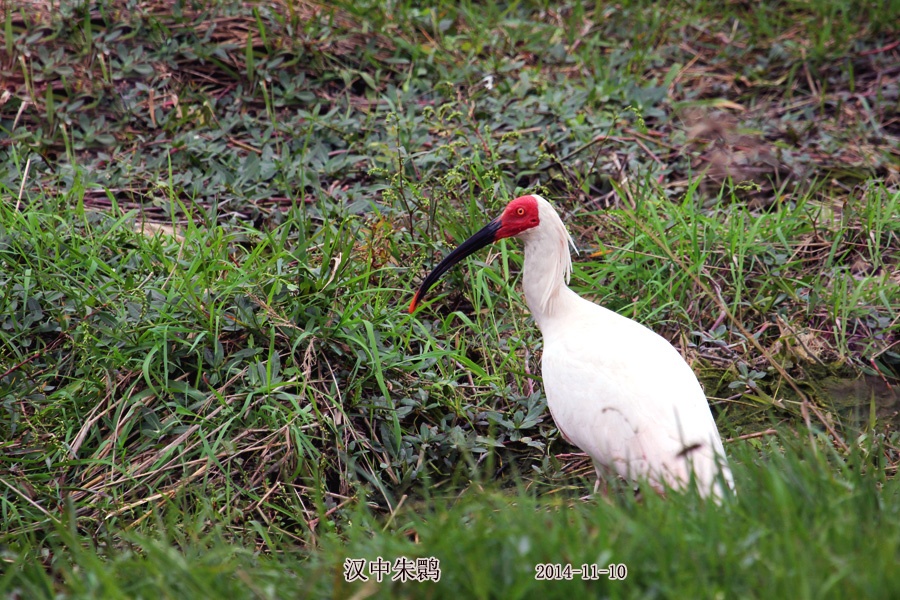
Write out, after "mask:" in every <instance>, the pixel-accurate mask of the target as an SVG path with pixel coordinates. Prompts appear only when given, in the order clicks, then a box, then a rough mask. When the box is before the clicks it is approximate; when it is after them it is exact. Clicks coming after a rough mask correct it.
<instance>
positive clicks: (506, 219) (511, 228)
mask: <svg viewBox="0 0 900 600" xmlns="http://www.w3.org/2000/svg"><path fill="white" fill-rule="evenodd" d="M540 223H541V219H540V217H539V216H538V205H537V200H535V199H534V196H522V197H520V198H516V199H515V200H513V201H512V202H510V203H509V204H507V205H506V209H504V211H503V214H502V215H500V229H498V230H497V234H496V235H495V236H494V240H495V241H496V240H499V239H502V238H506V237H512V236H514V235H519V234H520V233H522V232H523V231H525V230H527V229H531V228H532V227H537V226H538V225H540Z"/></svg>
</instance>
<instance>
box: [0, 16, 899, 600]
mask: <svg viewBox="0 0 900 600" xmlns="http://www.w3.org/2000/svg"><path fill="white" fill-rule="evenodd" d="M2 10H3V15H2V19H0V20H2V23H3V27H4V29H3V31H4V35H3V40H4V45H3V47H2V48H0V53H2V52H5V54H3V55H2V60H0V80H2V81H3V90H0V94H2V97H0V195H2V198H3V202H2V204H0V290H2V291H0V403H2V411H0V432H2V434H0V447H2V452H0V514H2V526H0V527H2V529H0V531H2V534H0V535H2V539H0V560H3V561H4V563H5V564H6V565H7V567H9V568H7V569H4V570H5V575H3V578H2V580H0V581H2V584H3V585H4V586H6V587H5V589H6V590H7V591H8V592H10V593H12V594H14V595H15V594H19V595H20V596H21V597H30V596H31V595H43V594H46V595H52V594H53V593H60V594H72V595H76V596H77V595H84V596H92V595H102V594H106V595H108V596H109V597H112V596H114V595H116V594H118V593H121V594H124V595H129V596H137V595H147V594H151V592H150V591H149V590H153V591H152V595H154V596H155V595H159V593H161V591H164V590H167V589H168V590H180V589H184V590H189V591H186V592H184V593H183V595H188V596H194V597H198V596H205V595H212V594H213V593H215V594H216V595H219V594H220V593H232V594H241V595H242V596H270V597H277V596H283V595H288V594H287V592H285V591H284V590H288V589H290V590H294V589H296V588H298V587H303V589H304V590H305V592H306V593H308V594H309V595H330V596H333V597H344V596H345V595H347V594H351V593H357V592H358V593H360V594H361V597H362V596H365V595H367V594H369V593H370V592H371V593H377V594H382V595H384V596H385V597H387V595H408V596H412V597H418V596H420V595H422V596H428V595H432V594H433V595H435V596H440V595H442V594H445V593H448V592H446V590H449V589H450V587H441V586H434V585H431V584H416V585H421V587H415V586H413V587H409V586H405V585H403V586H394V587H391V586H387V585H386V586H374V587H373V586H372V584H366V585H365V586H363V587H361V588H357V587H353V586H351V587H350V588H344V587H342V586H343V585H344V583H342V582H343V579H342V577H341V574H340V569H339V566H340V565H341V564H342V562H343V559H344V558H346V557H366V558H374V556H376V555H377V554H378V553H379V552H381V553H384V554H385V555H388V554H390V555H392V556H394V558H396V555H398V554H402V553H409V555H410V556H413V555H414V556H417V557H426V556H439V558H440V560H441V564H442V565H443V579H442V581H445V582H453V581H456V582H457V583H458V584H460V585H465V586H469V587H467V588H466V589H469V591H470V592H471V595H473V596H476V597H489V596H495V597H515V596H516V595H519V596H529V595H534V594H536V593H538V592H537V588H536V587H534V586H535V585H537V584H538V582H535V581H534V578H533V576H532V577H529V576H528V573H532V574H533V570H532V569H533V567H534V564H536V563H537V562H557V563H566V562H571V563H572V564H575V563H576V562H578V561H595V560H600V558H602V557H605V556H606V554H605V552H607V551H608V552H609V553H610V557H611V558H609V559H608V560H610V561H616V562H625V563H626V564H627V565H628V568H629V578H628V579H627V580H626V581H623V582H608V585H605V587H602V588H601V589H602V590H604V591H606V593H608V594H609V595H622V596H624V595H628V596H631V595H647V596H654V595H656V596H681V597H684V595H686V594H687V595H713V594H715V593H717V591H724V590H726V589H734V590H744V591H746V590H749V589H751V584H752V582H753V576H752V574H753V573H754V572H756V573H762V575H760V577H762V578H766V579H767V580H768V581H771V582H772V584H771V587H770V588H762V589H764V590H765V589H767V590H768V592H769V594H770V595H771V594H773V593H774V594H779V595H780V593H781V591H782V590H786V589H789V588H788V586H789V585H790V582H791V581H798V579H797V578H798V577H799V578H800V579H799V581H805V582H806V583H804V585H803V586H801V587H799V588H790V589H792V590H794V591H796V589H799V590H801V592H802V594H801V595H804V596H807V597H822V596H828V595H834V596H839V595H842V596H845V597H846V596H848V595H850V596H852V595H857V594H862V593H863V592H872V593H873V594H874V596H873V597H875V596H878V595H882V596H884V597H889V596H890V594H889V593H888V591H889V590H891V589H894V587H895V586H896V583H897V582H896V581H895V580H894V579H892V578H891V577H890V575H889V573H888V572H887V565H888V564H890V561H892V560H893V561H896V558H897V543H898V538H900V536H898V532H897V531H896V530H895V529H894V528H892V526H891V525H889V522H890V517H891V515H896V512H897V510H898V499H897V493H896V479H895V478H894V475H895V473H896V465H897V460H898V458H897V441H898V440H897V439H896V432H895V430H896V424H897V422H898V421H897V416H898V411H900V404H898V400H897V393H896V389H897V388H896V386H897V381H898V378H900V349H898V348H900V347H898V342H900V321H898V317H897V315H898V314H900V279H898V275H897V273H898V270H900V267H898V265H900V217H898V215H900V179H898V178H900V155H898V151H897V148H898V147H900V120H898V119H900V117H898V85H900V84H898V76H900V72H898V68H897V65H898V64H900V57H898V53H900V49H898V47H897V46H896V44H894V41H895V40H896V38H897V34H898V32H897V29H896V26H894V25H892V24H894V23H897V22H900V18H897V17H900V5H898V4H897V3H896V2H882V3H876V4H872V3H851V2H847V3H793V2H787V3H779V4H778V5H774V4H773V5H771V6H769V5H766V6H762V7H759V10H757V9H753V10H750V9H745V8H744V7H742V6H741V5H738V4H729V5H727V6H726V8H725V9H722V8H721V7H719V6H718V5H716V6H713V5H711V4H703V3H690V5H688V4H687V3H677V2H676V3H669V4H660V3H642V2H627V3H622V4H617V5H606V4H602V3H601V4H597V5H596V6H594V5H592V6H589V7H586V6H582V5H578V4H573V5H565V6H553V7H547V6H542V5H538V4H531V3H524V4H521V3H517V4H514V5H512V6H509V7H505V8H503V7H487V6H476V5H473V4H468V3H462V4H456V3H454V4H450V3H448V4H440V5H437V6H435V7H433V8H430V9H423V8H419V7H416V6H413V5H411V4H395V5H388V4H384V3H372V4H359V3H353V4H346V5H345V4H342V3H338V4H336V5H328V6H322V5H316V4H312V3H274V4H267V5H265V6H263V5H239V4H234V3H225V2H222V3H209V4H207V5H203V6H200V5H190V6H181V5H178V6H176V8H175V9H173V8H172V7H171V6H169V5H168V3H158V4H154V3H150V2H140V3H133V5H128V6H126V5H125V4H122V3H116V2H104V3H93V4H88V5H86V7H81V6H77V5H69V4H65V5H61V6H59V7H54V8H53V10H51V9H50V7H49V6H43V5H41V4H40V3H34V4H28V5H23V6H18V5H17V6H12V5H11V4H10V3H7V4H5V5H2ZM532 190H538V191H540V192H541V193H543V194H544V195H545V196H547V197H548V198H550V199H552V200H553V201H554V202H555V203H556V205H557V206H558V207H559V208H560V210H561V212H562V213H563V214H564V220H565V221H566V222H567V224H568V226H569V228H570V229H571V231H572V233H573V235H574V236H575V239H576V240H577V244H578V247H579V250H580V253H579V255H578V257H577V258H576V264H575V272H574V275H573V281H572V287H573V288H574V289H575V290H576V291H578V292H579V293H581V294H582V295H584V296H586V297H588V298H591V299H592V300H595V301H597V302H599V303H601V304H603V305H605V306H607V307H609V308H611V309H614V310H616V311H618V312H621V313H623V314H626V315H627V316H629V317H632V318H634V319H636V320H638V321H640V322H643V323H646V324H647V325H649V326H650V327H652V328H653V329H655V330H656V331H658V332H660V333H661V334H662V335H664V336H665V337H666V338H667V339H670V340H671V341H672V342H673V343H674V344H675V345H676V346H677V347H678V348H679V349H681V351H682V352H683V353H684V355H685V356H686V357H687V359H688V360H689V362H690V363H691V364H692V366H693V368H694V370H695V371H696V372H697V373H698V375H699V376H700V377H701V380H702V381H703V382H704V385H705V387H706V391H707V394H708V395H709V397H710V402H711V404H712V405H713V408H714V412H715V413H716V417H717V421H718V423H719V426H720V429H721V431H722V432H723V437H727V438H733V439H734V441H733V442H731V443H729V444H728V447H727V450H728V452H729V454H730V455H732V457H733V462H734V463H735V465H736V469H737V475H738V487H739V489H741V490H742V493H741V495H740V496H739V497H738V499H737V500H736V501H735V503H729V504H727V505H726V506H724V507H722V508H720V509H714V510H708V507H701V505H699V504H698V503H697V502H696V501H695V499H691V498H689V497H686V498H681V497H673V498H668V499H667V500H665V501H662V500H660V499H656V498H646V499H644V500H643V502H641V503H638V502H635V501H634V500H633V499H632V498H631V497H630V494H629V493H628V491H627V490H622V489H620V490H618V491H617V494H615V495H614V497H613V498H612V500H611V503H606V502H604V501H596V502H594V501H591V502H588V503H582V502H579V501H577V500H575V499H577V498H579V497H580V496H582V495H584V494H585V493H586V490H589V489H590V486H591V484H592V482H591V480H590V479H589V478H588V479H584V478H583V477H585V476H586V477H589V475H590V473H591V472H592V470H591V469H590V468H589V467H588V463H587V461H586V460H585V459H584V458H583V457H581V456H578V455H575V454H573V452H574V449H573V448H572V447H571V446H569V445H568V444H566V443H565V442H564V441H563V440H561V439H560V437H559V436H558V432H557V431H556V429H555V427H554V425H553V423H552V420H551V419H550V417H549V414H548V413H547V412H546V410H545V409H546V402H545V398H544V396H543V392H542V390H541V386H540V382H539V380H538V379H537V378H536V374H538V373H539V365H540V352H541V346H540V337H539V335H538V334H537V330H536V328H535V327H534V325H533V323H531V322H530V321H529V319H528V317H527V312H526V311H525V309H524V302H523V299H522V297H521V294H520V289H519V282H518V274H519V273H520V271H521V261H522V257H521V252H520V248H519V246H518V244H517V243H516V242H506V243H503V244H500V245H498V246H497V247H496V248H495V249H494V250H493V251H492V252H490V253H488V252H484V253H481V254H479V255H477V256H476V257H474V258H473V259H471V260H470V261H468V265H467V266H464V267H463V268H460V269H457V270H455V271H454V272H452V273H450V274H448V276H447V278H446V283H445V284H443V287H442V288H440V289H439V290H436V292H437V293H435V294H434V296H433V300H431V302H430V304H429V305H428V306H427V307H426V308H425V310H423V311H420V312H419V313H417V314H416V315H415V316H410V315H408V314H407V313H406V306H407V304H408V300H409V297H410V294H411V291H412V290H413V289H415V287H416V284H417V283H418V282H419V280H420V278H421V277H422V275H423V274H424V273H425V272H426V271H427V270H428V269H429V268H430V267H431V266H433V265H434V264H435V262H434V261H435V260H437V259H438V258H439V257H440V256H441V255H443V254H444V253H446V252H447V250H448V249H449V248H450V247H452V246H453V245H454V244H456V243H458V242H460V241H462V240H463V239H465V238H466V237H467V236H468V234H470V233H471V232H473V231H475V229H476V228H477V227H479V226H480V225H482V224H483V223H484V222H485V221H486V220H487V219H488V218H490V217H492V216H493V215H494V214H495V213H497V212H498V211H499V210H500V209H501V208H502V206H503V204H504V203H505V202H506V201H507V200H509V199H511V198H512V197H514V196H515V195H518V194H520V193H523V192H525V191H532ZM442 292H446V293H442ZM860 377H861V379H860ZM848 381H852V382H855V383H852V385H853V386H856V387H855V388H854V389H856V388H859V389H858V390H857V391H856V392H854V393H853V394H851V393H850V392H849V391H848V390H849V388H848V387H847V385H845V384H847V382H848ZM771 429H777V430H778V431H780V432H781V433H780V434H778V435H774V434H772V433H767V432H768V431H769V430H771ZM760 433H761V434H763V435H762V436H761V437H748V436H751V435H754V434H760ZM482 487H484V488H486V489H487V490H488V491H487V492H486V493H475V494H473V493H472V491H471V490H472V489H473V488H482ZM467 490H468V491H467ZM744 490H746V492H745V491H744ZM470 496H472V497H470ZM536 514H540V515H546V516H545V518H546V521H541V520H540V519H536V518H535V515H536ZM459 522H464V523H469V526H468V528H463V529H461V530H459V531H461V532H462V533H454V532H455V531H456V525H455V524H456V523H459ZM789 522H790V523H795V525H790V526H789V525H788V523H789ZM592 523H593V524H595V525H593V526H592V525H590V524H592ZM754 524H755V525H754ZM373 531H380V532H382V533H375V534H373V533H372V532H373ZM876 531H877V532H879V533H880V534H882V536H881V538H879V539H880V541H879V542H878V543H875V544H871V543H870V542H871V540H872V539H873V537H874V534H875V532H876ZM818 532H822V533H821V534H820V533H818ZM460 536H462V537H460ZM579 536H588V538H587V539H589V540H590V544H589V545H588V546H589V548H588V547H586V546H585V545H584V544H583V542H582V541H581V538H580V537H579ZM817 536H820V537H817ZM648 537H653V538H654V539H656V540H658V541H659V544H658V546H653V547H650V546H647V545H642V543H641V541H642V540H646V539H647V538H648ZM523 539H526V540H530V541H527V542H523V541H522V540H523ZM442 540H443V541H442ZM698 547H699V548H702V551H698V552H699V553H697V554H694V553H692V552H688V551H687V550H686V549H687V548H698ZM456 548H466V549H467V550H466V551H465V552H457V551H456V550H455V549H456ZM522 548H525V549H524V550H521V549H522ZM540 548H545V550H539V549H540ZM520 550H521V552H520ZM516 552H520V553H519V554H518V555H517V554H515V553H516ZM693 557H696V560H695V561H694V562H687V563H686V562H684V561H688V560H689V558H691V559H693ZM865 557H872V558H871V560H872V565H873V566H872V567H871V569H870V570H869V571H864V570H863V569H862V567H861V565H862V564H863V562H864V561H865V560H866V558H865ZM605 560H607V558H603V561H605ZM601 562H602V561H601ZM838 563H840V565H841V566H839V567H838V566H835V565H836V564H838ZM484 565H491V566H490V567H489V568H488V567H486V568H484V569H483V572H480V573H477V572H476V571H477V570H478V569H479V568H480V567H481V566H484ZM513 565H514V566H513ZM523 569H524V571H523ZM830 569H831V570H830ZM812 571H816V572H817V573H820V575H817V576H815V577H813V576H812V575H810V573H811V572H812ZM83 573H89V574H91V575H90V577H86V578H83V577H81V574H83ZM225 573H227V574H230V575H234V576H233V577H223V576H222V574H225ZM523 573H524V574H523ZM698 573H711V574H709V575H708V576H704V577H699V578H698V577H697V574H698ZM873 573H874V575H873ZM804 578H806V579H804ZM729 581H731V582H733V586H734V587H733V588H728V587H727V586H728V585H730V584H729V583H728V582H729ZM298 582H303V585H302V586H299V583H298ZM654 582H657V583H654ZM742 582H744V583H742ZM867 582H871V586H872V587H871V589H869V588H866V587H865V586H866V585H868V583H867ZM620 584H623V585H620ZM429 585H431V587H428V586H429ZM91 586H96V587H91ZM572 586H575V587H577V586H576V584H575V583H567V584H559V585H555V584H554V585H551V584H549V583H547V584H546V586H545V587H547V589H552V590H555V591H554V592H553V593H560V594H561V593H569V594H571V593H572V589H573V587H572ZM541 589H542V590H543V588H541ZM13 590H19V591H18V592H15V591H13ZM635 590H641V591H640V592H638V593H636V592H635ZM544 591H546V590H544ZM171 593H172V594H173V595H181V594H182V593H181V592H174V591H173V592H171ZM298 593H299V592H298ZM741 595H744V593H742V594H741Z"/></svg>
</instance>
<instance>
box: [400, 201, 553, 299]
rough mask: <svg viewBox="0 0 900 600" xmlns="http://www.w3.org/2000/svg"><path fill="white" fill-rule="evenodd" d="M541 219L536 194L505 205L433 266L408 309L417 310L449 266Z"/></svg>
mask: <svg viewBox="0 0 900 600" xmlns="http://www.w3.org/2000/svg"><path fill="white" fill-rule="evenodd" d="M540 223H541V220H540V218H539V217H538V203H537V200H535V198H534V196H522V197H521V198H516V199H515V200H513V201H512V202H510V203H509V204H507V205H506V208H505V209H504V211H503V214H502V215H500V216H499V217H497V218H496V219H494V220H493V221H491V222H490V223H488V224H487V225H485V226H484V227H482V228H481V230H479V231H478V232H477V233H475V234H474V235H473V236H472V237H470V238H469V239H467V240H466V241H464V242H463V243H462V244H460V245H459V246H457V248H456V249H455V250H454V251H453V252H451V253H450V254H448V255H447V256H445V257H444V260H442V261H441V262H440V264H438V266H436V267H435V268H434V271H432V272H431V273H429V274H428V276H427V277H426V278H425V279H424V281H422V285H421V286H419V291H417V292H416V295H415V296H414V297H413V299H412V302H410V304H409V312H413V311H414V310H416V306H418V305H419V302H420V301H421V300H422V298H424V297H425V294H426V293H427V292H428V290H429V289H430V288H431V286H433V285H434V284H435V283H436V282H437V280H438V279H440V278H441V275H443V274H444V273H446V272H447V270H448V269H450V267H452V266H453V265H455V264H456V263H458V262H459V261H461V260H462V259H464V258H465V257H467V256H469V255H470V254H472V253H473V252H476V251H478V250H480V249H482V248H484V247H485V246H487V245H488V244H491V243H493V242H496V241H497V240H499V239H503V238H507V237H512V236H514V235H519V234H520V233H522V232H523V231H527V230H528V229H531V228H532V227H537V226H538V225H540Z"/></svg>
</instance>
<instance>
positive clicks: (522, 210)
mask: <svg viewBox="0 0 900 600" xmlns="http://www.w3.org/2000/svg"><path fill="white" fill-rule="evenodd" d="M516 214H517V215H519V216H520V217H521V216H522V215H524V214H525V209H524V208H522V207H521V206H520V207H519V208H517V209H516Z"/></svg>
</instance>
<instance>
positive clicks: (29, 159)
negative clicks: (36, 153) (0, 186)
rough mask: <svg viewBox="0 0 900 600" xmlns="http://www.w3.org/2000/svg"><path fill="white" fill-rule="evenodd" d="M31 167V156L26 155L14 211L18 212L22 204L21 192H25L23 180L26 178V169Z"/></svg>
mask: <svg viewBox="0 0 900 600" xmlns="http://www.w3.org/2000/svg"><path fill="white" fill-rule="evenodd" d="M29 169H31V157H30V156H29V157H28V160H26V161H25V172H24V173H23V174H22V185H20V186H19V197H18V198H17V199H16V212H19V207H20V206H22V194H24V193H25V182H26V181H27V180H28V171H29Z"/></svg>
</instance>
